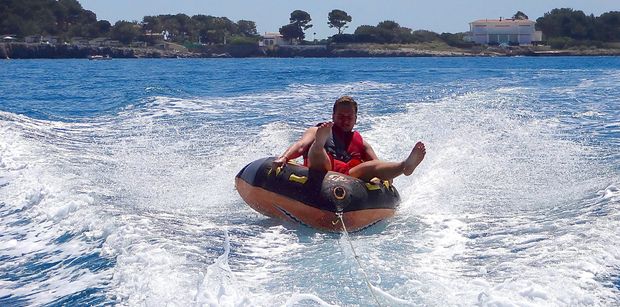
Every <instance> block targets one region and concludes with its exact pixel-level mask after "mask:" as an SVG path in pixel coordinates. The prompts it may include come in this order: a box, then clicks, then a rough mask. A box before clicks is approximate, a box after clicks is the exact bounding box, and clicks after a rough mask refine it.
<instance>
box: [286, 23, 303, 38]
mask: <svg viewBox="0 0 620 307" xmlns="http://www.w3.org/2000/svg"><path fill="white" fill-rule="evenodd" d="M280 34H282V37H283V38H284V39H286V40H289V41H291V40H293V39H299V40H303V39H304V38H305V37H306V35H305V34H304V31H303V30H302V28H301V27H300V26H298V25H296V24H294V23H289V24H287V25H284V26H282V27H281V28H280Z"/></svg>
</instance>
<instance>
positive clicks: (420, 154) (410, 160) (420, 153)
mask: <svg viewBox="0 0 620 307" xmlns="http://www.w3.org/2000/svg"><path fill="white" fill-rule="evenodd" d="M425 155H426V148H425V147H424V143H422V142H418V143H416V144H415V146H413V149H412V150H411V153H410V154H409V157H407V159H405V161H403V164H404V168H403V174H405V176H409V175H411V173H413V171H414V170H415V168H416V167H417V166H418V165H419V164H420V162H422V160H423V159H424V156H425Z"/></svg>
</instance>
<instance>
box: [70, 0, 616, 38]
mask: <svg viewBox="0 0 620 307" xmlns="http://www.w3.org/2000/svg"><path fill="white" fill-rule="evenodd" d="M79 1H80V3H81V4H82V6H83V7H84V8H85V9H88V10H91V11H93V12H95V13H96V14H97V18H99V19H106V20H108V21H110V22H111V23H112V24H114V22H116V21H118V20H129V21H131V20H137V21H141V20H142V17H144V16H145V15H159V14H177V13H185V14H187V15H190V16H191V15H197V14H204V15H212V16H221V17H228V18H230V19H231V20H233V21H238V20H240V19H246V20H252V21H255V22H256V27H257V30H258V32H259V33H264V32H277V31H278V29H279V28H280V27H281V26H282V25H284V24H287V23H288V19H289V16H290V13H291V12H292V11H294V10H304V11H306V12H308V13H309V14H310V16H311V17H312V22H311V23H312V24H313V25H314V27H312V28H310V29H308V30H307V31H306V39H312V38H313V33H315V32H316V38H317V39H319V38H326V37H327V36H331V35H333V34H335V33H337V31H336V30H335V29H330V28H329V26H328V25H327V14H328V13H329V12H330V11H331V10H333V9H341V10H344V11H345V12H347V13H348V14H349V15H351V16H352V17H353V21H352V22H351V23H350V27H349V28H348V29H346V30H345V33H352V32H353V31H354V30H355V28H357V27H358V26H360V25H364V24H367V25H377V23H379V22H380V21H383V20H394V21H396V22H398V23H399V24H400V25H401V26H405V27H409V28H412V29H414V30H418V29H425V30H431V31H435V32H438V33H441V32H452V33H455V32H463V31H467V30H469V25H468V23H469V22H471V21H473V20H476V19H484V18H499V17H500V16H501V17H511V16H512V15H514V13H516V12H517V11H519V10H520V11H523V12H524V13H525V14H526V15H528V16H529V18H530V19H534V20H535V19H536V18H538V17H541V16H542V15H543V14H544V13H546V12H549V11H550V10H551V9H554V8H562V7H570V8H573V9H575V10H582V11H584V12H585V13H586V14H588V15H589V14H594V15H596V16H598V15H600V14H601V13H604V12H608V11H620V0H521V1H515V0H491V1H488V0H487V1H483V0H469V1H463V0H458V1H457V0H455V1H447V0H433V1H429V0H424V1H423V0H383V1H377V0H307V1H299V0H264V1H250V0H245V1H242V0H217V1H216V0H174V1H173V0H79Z"/></svg>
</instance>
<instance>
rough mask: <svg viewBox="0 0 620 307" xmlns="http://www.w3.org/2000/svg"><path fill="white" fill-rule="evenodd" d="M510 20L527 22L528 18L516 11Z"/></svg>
mask: <svg viewBox="0 0 620 307" xmlns="http://www.w3.org/2000/svg"><path fill="white" fill-rule="evenodd" d="M512 19H515V20H527V19H529V18H528V17H527V15H525V13H523V12H521V11H517V12H516V13H515V14H514V15H513V16H512Z"/></svg>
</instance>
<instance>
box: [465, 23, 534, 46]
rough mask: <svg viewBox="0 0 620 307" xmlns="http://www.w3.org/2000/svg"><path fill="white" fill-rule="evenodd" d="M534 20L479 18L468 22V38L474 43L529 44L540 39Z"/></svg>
mask: <svg viewBox="0 0 620 307" xmlns="http://www.w3.org/2000/svg"><path fill="white" fill-rule="evenodd" d="M535 24H536V22H534V21H531V20H528V19H524V20H519V19H502V18H500V19H481V20H476V21H474V22H470V23H469V37H468V38H469V40H470V41H472V42H474V43H476V44H484V45H488V44H518V45H531V44H532V42H535V41H541V40H542V32H541V31H536V29H535V28H534V25H535Z"/></svg>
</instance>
